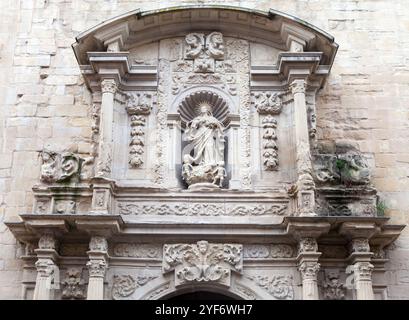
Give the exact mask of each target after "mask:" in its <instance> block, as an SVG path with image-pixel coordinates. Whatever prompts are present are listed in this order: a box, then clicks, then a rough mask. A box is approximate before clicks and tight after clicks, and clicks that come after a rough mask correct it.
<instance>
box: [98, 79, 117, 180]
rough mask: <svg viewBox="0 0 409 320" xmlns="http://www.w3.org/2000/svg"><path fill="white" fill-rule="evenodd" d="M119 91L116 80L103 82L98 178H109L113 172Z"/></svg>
mask: <svg viewBox="0 0 409 320" xmlns="http://www.w3.org/2000/svg"><path fill="white" fill-rule="evenodd" d="M116 90H117V86H116V82H115V80H114V79H104V80H102V82H101V91H102V99H101V116H100V129H99V134H100V138H99V139H100V142H99V148H98V156H99V159H98V164H97V176H98V177H105V178H109V177H110V175H111V171H112V152H113V150H112V136H113V127H112V126H113V118H114V96H115V92H116Z"/></svg>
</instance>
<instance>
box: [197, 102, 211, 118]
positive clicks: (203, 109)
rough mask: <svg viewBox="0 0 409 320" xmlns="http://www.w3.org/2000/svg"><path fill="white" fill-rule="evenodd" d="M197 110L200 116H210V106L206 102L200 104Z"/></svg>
mask: <svg viewBox="0 0 409 320" xmlns="http://www.w3.org/2000/svg"><path fill="white" fill-rule="evenodd" d="M198 109H199V112H200V114H201V115H212V106H211V105H210V104H209V103H208V102H206V101H203V102H200V103H199V105H198Z"/></svg>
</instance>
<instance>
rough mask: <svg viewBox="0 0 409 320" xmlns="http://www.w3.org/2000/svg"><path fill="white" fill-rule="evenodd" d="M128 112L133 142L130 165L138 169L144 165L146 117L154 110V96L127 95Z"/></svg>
mask: <svg viewBox="0 0 409 320" xmlns="http://www.w3.org/2000/svg"><path fill="white" fill-rule="evenodd" d="M127 97H128V100H127V102H126V111H127V112H128V114H129V115H130V116H131V141H130V143H129V146H130V147H129V165H130V166H131V168H138V167H140V166H141V165H142V164H143V153H144V146H145V140H144V135H145V130H144V129H145V123H146V117H147V116H148V115H149V114H150V112H151V108H152V100H151V99H152V96H151V95H150V94H147V93H133V94H129V93H128V94H127Z"/></svg>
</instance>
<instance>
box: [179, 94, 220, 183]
mask: <svg viewBox="0 0 409 320" xmlns="http://www.w3.org/2000/svg"><path fill="white" fill-rule="evenodd" d="M197 108H198V109H199V110H200V111H199V115H198V116H197V117H195V118H194V119H193V120H192V121H191V122H189V123H188V125H187V129H186V132H185V140H186V141H188V142H189V143H190V144H191V146H192V149H193V150H192V151H193V155H191V154H189V153H186V154H184V155H183V166H182V177H183V179H184V180H185V181H186V182H187V184H188V185H189V189H191V188H193V187H194V188H195V189H197V188H199V189H200V188H206V189H214V188H218V187H219V188H220V187H222V185H223V181H224V177H225V176H226V170H225V169H224V133H223V131H224V126H223V124H222V123H221V122H220V121H219V120H218V119H216V118H215V117H214V116H213V114H212V106H211V105H210V104H209V103H208V102H202V103H201V104H199V105H198V106H197Z"/></svg>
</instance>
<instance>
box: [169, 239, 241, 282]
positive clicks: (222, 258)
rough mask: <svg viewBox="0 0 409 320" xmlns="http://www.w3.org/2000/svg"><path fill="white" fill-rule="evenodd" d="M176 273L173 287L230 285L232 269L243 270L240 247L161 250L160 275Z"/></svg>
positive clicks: (185, 246)
mask: <svg viewBox="0 0 409 320" xmlns="http://www.w3.org/2000/svg"><path fill="white" fill-rule="evenodd" d="M173 269H175V285H178V284H182V283H185V282H192V281H195V282H216V281H218V282H221V283H223V284H226V285H229V283H230V271H231V269H233V270H235V271H237V272H241V270H242V245H236V244H209V243H208V242H207V241H198V242H197V244H174V245H165V246H164V261H163V272H164V273H167V272H169V271H171V270H173Z"/></svg>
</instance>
